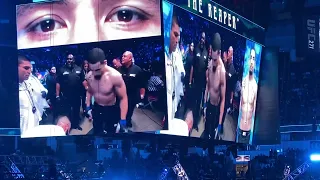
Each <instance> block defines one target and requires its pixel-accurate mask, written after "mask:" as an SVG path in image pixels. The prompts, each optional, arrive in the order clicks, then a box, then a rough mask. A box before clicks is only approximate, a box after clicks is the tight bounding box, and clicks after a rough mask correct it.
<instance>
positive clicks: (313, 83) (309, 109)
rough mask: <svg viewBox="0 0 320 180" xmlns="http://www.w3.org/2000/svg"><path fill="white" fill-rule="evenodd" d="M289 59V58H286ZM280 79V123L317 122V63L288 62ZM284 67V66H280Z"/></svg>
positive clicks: (318, 73)
mask: <svg viewBox="0 0 320 180" xmlns="http://www.w3.org/2000/svg"><path fill="white" fill-rule="evenodd" d="M288 61H289V60H288ZM289 63H290V66H288V67H286V68H287V71H286V72H287V73H288V74H285V75H283V76H284V77H279V78H282V79H281V81H280V83H281V84H280V86H284V87H283V89H282V91H280V92H279V93H280V104H281V105H280V106H279V108H280V112H281V113H280V116H281V117H282V118H281V121H280V123H281V125H295V124H299V125H303V124H313V123H319V111H318V109H319V108H318V107H319V99H320V97H319V93H318V92H319V88H320V83H319V82H318V80H317V79H318V77H319V76H320V72H319V65H318V64H317V63H310V64H308V63H305V62H289ZM280 68H285V67H280ZM280 90H281V89H280Z"/></svg>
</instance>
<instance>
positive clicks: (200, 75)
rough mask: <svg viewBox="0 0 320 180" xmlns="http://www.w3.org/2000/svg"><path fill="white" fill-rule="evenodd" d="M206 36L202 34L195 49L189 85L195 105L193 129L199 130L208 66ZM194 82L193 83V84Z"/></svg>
mask: <svg viewBox="0 0 320 180" xmlns="http://www.w3.org/2000/svg"><path fill="white" fill-rule="evenodd" d="M205 42H206V34H205V33H204V32H203V33H202V34H201V39H200V43H199V45H198V46H197V47H196V49H195V53H194V55H195V57H194V59H193V64H192V67H191V72H190V81H189V85H190V86H191V84H192V89H193V95H194V98H195V99H194V104H195V107H194V108H193V117H194V118H193V119H194V120H193V127H194V129H196V130H198V124H199V121H200V112H201V111H200V109H201V101H202V98H203V95H204V91H205V87H206V70H207V66H208V51H207V48H206V45H205ZM192 80H193V82H192Z"/></svg>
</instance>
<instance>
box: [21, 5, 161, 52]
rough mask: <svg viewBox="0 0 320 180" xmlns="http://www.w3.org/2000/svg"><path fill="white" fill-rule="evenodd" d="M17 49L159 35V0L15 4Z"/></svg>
mask: <svg viewBox="0 0 320 180" xmlns="http://www.w3.org/2000/svg"><path fill="white" fill-rule="evenodd" d="M16 15H17V36H18V49H27V48H35V47H45V46H57V45H65V44H76V43H85V42H97V41H109V40H118V39H129V38H138V37H150V36H158V35H161V17H160V0H118V1H114V0H60V1H54V2H46V3H30V4H22V5H18V6H17V9H16Z"/></svg>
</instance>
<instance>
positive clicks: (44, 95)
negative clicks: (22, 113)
mask: <svg viewBox="0 0 320 180" xmlns="http://www.w3.org/2000/svg"><path fill="white" fill-rule="evenodd" d="M41 96H42V98H44V99H45V98H46V97H47V93H46V92H45V91H41Z"/></svg>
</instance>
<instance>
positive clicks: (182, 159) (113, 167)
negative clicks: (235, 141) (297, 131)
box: [0, 138, 319, 180]
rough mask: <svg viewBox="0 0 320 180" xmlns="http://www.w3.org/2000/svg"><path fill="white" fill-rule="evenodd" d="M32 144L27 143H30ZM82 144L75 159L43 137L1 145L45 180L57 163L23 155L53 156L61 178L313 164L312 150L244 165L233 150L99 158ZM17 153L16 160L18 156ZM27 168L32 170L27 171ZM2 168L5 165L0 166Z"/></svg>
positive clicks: (241, 173) (285, 169) (229, 173)
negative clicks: (176, 168) (177, 168)
mask: <svg viewBox="0 0 320 180" xmlns="http://www.w3.org/2000/svg"><path fill="white" fill-rule="evenodd" d="M79 140H80V141H85V143H89V144H91V143H92V142H91V143H90V142H87V141H86V140H84V139H83V138H80V139H79ZM24 141H25V140H24ZM2 142H4V141H2ZM35 142H37V143H35ZM6 143H7V144H8V145H10V144H13V143H14V142H13V141H7V142H6ZM27 144H28V146H26V145H27ZM122 146H123V145H122ZM81 147H82V149H79V148H78V147H77V148H76V152H75V154H74V155H72V156H74V157H75V158H76V159H78V160H77V161H74V160H71V159H72V158H71V157H70V155H66V154H64V153H63V152H64V151H65V150H63V149H64V146H63V145H62V144H60V145H59V147H58V148H57V151H56V152H55V151H53V150H52V149H51V147H48V146H47V145H46V143H44V142H43V141H41V139H38V140H37V141H34V140H31V141H25V142H24V143H23V144H20V143H19V148H21V149H20V150H18V151H17V150H16V151H14V148H7V149H1V151H0V155H11V158H12V160H14V162H19V163H18V164H16V165H17V167H18V168H19V169H20V171H21V172H22V173H24V174H25V176H26V177H32V176H35V175H37V173H38V176H37V177H38V179H42V178H41V175H43V176H42V177H45V178H47V177H48V176H50V172H49V169H50V166H53V165H51V164H50V163H49V162H33V164H30V163H32V162H27V161H21V160H19V157H20V156H30V157H31V156H43V157H48V158H49V159H50V158H53V157H54V162H55V164H56V165H54V166H53V167H54V169H55V171H54V172H51V175H55V176H56V177H62V175H63V174H64V173H65V174H67V175H69V176H70V175H71V176H72V177H73V178H76V177H87V178H90V177H98V176H99V177H108V178H109V179H125V178H126V179H150V178H152V179H161V178H160V177H161V176H162V177H165V178H162V179H176V178H177V174H175V172H174V170H173V166H174V165H176V164H177V162H179V163H180V165H181V166H182V167H183V169H184V171H185V172H186V174H187V176H188V177H189V179H200V180H201V179H236V178H239V179H283V178H284V177H285V175H286V174H290V173H292V172H293V171H294V170H296V169H297V168H298V167H299V166H301V165H302V164H303V163H305V162H308V161H309V155H310V152H309V151H307V150H303V149H287V150H284V151H283V152H282V151H277V150H270V152H269V155H257V156H254V157H253V156H252V157H251V159H249V161H248V162H244V163H242V164H241V163H239V162H237V163H236V161H235V158H234V154H232V153H230V152H228V150H219V151H215V152H214V151H213V152H211V151H208V152H209V153H207V152H205V151H204V153H201V154H199V153H190V152H188V151H185V150H183V151H184V152H182V149H180V150H176V151H172V150H170V149H167V150H161V151H155V150H150V149H146V148H139V149H140V150H139V149H137V148H135V150H134V149H133V147H131V146H128V147H127V148H124V147H121V148H120V147H117V148H108V149H107V151H109V154H110V152H112V153H111V156H110V157H109V158H104V159H103V160H101V159H100V160H98V159H96V158H97V157H96V156H92V154H95V153H96V150H98V149H96V147H95V146H92V147H91V148H90V147H88V144H82V146H81ZM100 148H101V147H100ZM8 149H10V150H11V152H9V151H8ZM199 150H200V151H199V152H201V151H203V150H202V149H199ZM4 151H6V152H4ZM58 152H61V153H58ZM173 152H176V153H173ZM14 156H16V157H17V158H14ZM80 156H81V158H80ZM83 156H84V157H83ZM176 160H178V161H176ZM24 163H29V164H24ZM309 164H310V167H309V168H308V169H307V170H306V172H304V173H302V174H301V175H299V176H298V178H297V179H310V180H311V179H317V178H318V177H319V167H318V164H317V163H316V162H310V161H309ZM1 165H4V164H1ZM48 165H49V166H48ZM239 166H247V168H244V169H245V170H244V169H243V168H238V167H239ZM25 167H28V168H27V169H26V168H25ZM1 168H3V167H2V166H1ZM40 171H41V172H40ZM28 172H29V173H28ZM61 172H63V173H61ZM2 173H4V171H3V172H2ZM79 179H80V178H79ZM84 179H85V178H84Z"/></svg>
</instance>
